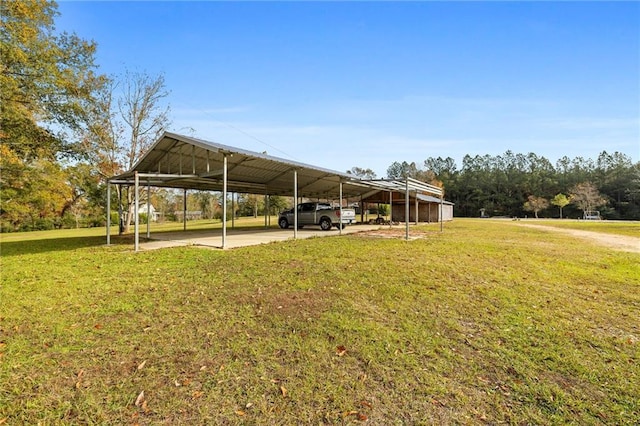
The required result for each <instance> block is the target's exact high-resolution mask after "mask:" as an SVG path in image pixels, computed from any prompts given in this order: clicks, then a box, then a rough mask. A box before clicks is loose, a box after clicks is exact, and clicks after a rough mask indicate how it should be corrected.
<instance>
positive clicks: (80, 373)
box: [0, 219, 640, 424]
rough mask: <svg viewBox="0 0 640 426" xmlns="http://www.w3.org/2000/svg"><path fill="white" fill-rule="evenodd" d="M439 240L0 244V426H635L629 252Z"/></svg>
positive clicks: (572, 243)
mask: <svg viewBox="0 0 640 426" xmlns="http://www.w3.org/2000/svg"><path fill="white" fill-rule="evenodd" d="M262 223H264V222H263V221H262ZM272 223H273V222H272ZM545 225H546V223H545ZM189 229H192V228H191V226H189ZM438 230H439V225H437V224H434V225H423V226H420V227H414V228H413V231H412V233H418V232H420V233H422V238H419V239H415V240H411V241H404V240H401V239H389V238H381V237H375V236H371V235H367V234H360V235H351V236H342V237H335V238H312V239H307V240H298V241H289V242H286V243H275V244H268V245H263V246H255V247H247V248H241V249H235V250H228V251H221V250H203V249H198V248H193V247H181V248H174V249H163V250H155V251H147V252H141V253H133V252H132V247H131V244H130V241H131V240H130V238H122V239H121V238H118V237H114V238H113V239H114V241H115V243H116V244H114V245H113V246H111V247H106V246H104V229H102V230H80V231H56V232H49V233H43V234H41V235H38V234H36V233H30V234H11V235H2V236H1V238H2V247H1V251H2V265H1V267H2V275H1V284H0V384H1V385H0V424H2V423H6V424H37V423H38V422H41V423H43V424H69V423H98V424H207V423H208V424H299V423H302V424H307V423H312V424H322V423H327V424H343V423H354V422H365V421H368V422H369V423H370V424H434V423H436V424H451V423H453V424H456V423H457V424H484V423H490V424H495V423H502V422H505V423H511V424H521V423H525V424H559V423H574V424H637V423H639V422H640V391H639V390H638V383H639V382H640V255H639V254H636V253H628V252H621V251H613V250H609V249H607V248H605V247H601V246H599V245H596V244H595V243H594V244H591V243H588V242H585V241H584V240H579V239H575V238H571V237H568V236H567V235H564V234H553V233H549V232H545V231H541V230H537V229H534V228H526V227H523V226H505V224H504V223H500V222H499V221H485V220H460V219H456V220H455V221H454V222H452V223H447V224H445V230H444V232H443V233H440V232H438ZM36 237H37V238H38V239H34V238H36ZM119 243H122V244H119Z"/></svg>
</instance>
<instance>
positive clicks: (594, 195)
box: [571, 182, 607, 214]
mask: <svg viewBox="0 0 640 426" xmlns="http://www.w3.org/2000/svg"><path fill="white" fill-rule="evenodd" d="M571 202H572V203H573V204H575V205H576V206H578V208H579V209H580V210H582V211H583V213H585V214H586V212H588V211H592V210H595V209H597V208H598V207H600V206H604V205H605V204H607V199H606V198H605V197H604V196H603V195H602V194H601V193H600V191H598V188H597V187H596V186H595V185H594V184H593V183H591V182H582V183H579V184H577V185H574V186H573V187H572V188H571Z"/></svg>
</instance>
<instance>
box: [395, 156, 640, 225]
mask: <svg viewBox="0 0 640 426" xmlns="http://www.w3.org/2000/svg"><path fill="white" fill-rule="evenodd" d="M405 176H409V177H414V178H417V179H421V180H424V181H426V182H431V183H433V184H436V185H438V186H441V187H443V188H444V191H445V197H446V199H447V200H448V201H451V202H453V203H455V208H454V212H455V215H456V216H463V217H478V216H483V215H486V216H509V217H524V216H527V215H535V216H536V217H549V218H551V217H572V218H581V217H583V215H584V212H585V211H593V210H597V211H599V212H600V216H601V217H602V218H605V219H623V220H639V219H640V162H636V163H633V161H632V159H631V158H630V157H629V156H628V155H626V154H623V153H620V152H613V153H608V152H607V151H602V152H601V153H600V154H599V155H598V158H596V159H595V160H593V159H590V158H583V157H575V158H569V157H566V156H564V157H562V158H560V159H559V160H558V161H556V163H555V164H553V163H551V161H549V160H548V159H547V158H545V157H543V156H538V155H536V154H534V153H528V154H516V153H514V152H512V151H507V152H505V153H504V154H502V155H476V156H471V155H466V156H464V158H463V160H462V165H461V167H458V165H457V164H456V162H455V160H454V159H452V158H451V157H447V158H442V157H437V158H434V157H429V158H427V159H426V160H424V162H423V164H422V167H420V166H418V165H416V163H415V162H412V163H408V162H406V161H405V162H394V163H393V164H391V165H390V166H389V168H388V169H387V177H389V178H398V177H405Z"/></svg>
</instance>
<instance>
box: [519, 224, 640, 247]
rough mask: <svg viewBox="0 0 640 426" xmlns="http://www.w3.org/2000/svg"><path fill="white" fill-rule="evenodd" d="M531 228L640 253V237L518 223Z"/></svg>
mask: <svg viewBox="0 0 640 426" xmlns="http://www.w3.org/2000/svg"><path fill="white" fill-rule="evenodd" d="M518 225H520V226H527V227H529V228H538V229H544V230H546V231H550V232H559V233H563V234H567V235H571V236H574V237H578V238H583V239H586V240H590V241H593V242H595V243H597V244H600V245H603V246H606V247H610V248H612V249H614V250H621V251H628V252H631V253H640V238H636V237H628V236H626V235H614V234H604V233H601V232H592V231H581V230H578V229H568V228H556V227H554V226H545V225H531V224H518Z"/></svg>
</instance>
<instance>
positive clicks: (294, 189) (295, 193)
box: [293, 170, 298, 240]
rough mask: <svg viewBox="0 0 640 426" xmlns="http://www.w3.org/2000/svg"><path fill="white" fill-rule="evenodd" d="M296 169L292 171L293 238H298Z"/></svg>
mask: <svg viewBox="0 0 640 426" xmlns="http://www.w3.org/2000/svg"><path fill="white" fill-rule="evenodd" d="M297 203H298V171H297V170H294V171H293V239H294V240H295V239H296V238H298V204H297Z"/></svg>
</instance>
